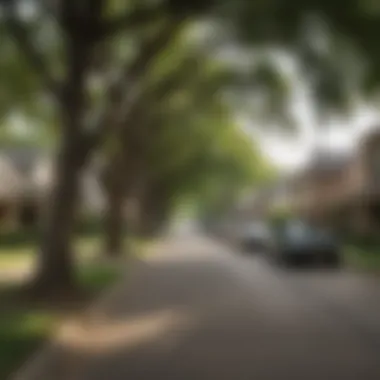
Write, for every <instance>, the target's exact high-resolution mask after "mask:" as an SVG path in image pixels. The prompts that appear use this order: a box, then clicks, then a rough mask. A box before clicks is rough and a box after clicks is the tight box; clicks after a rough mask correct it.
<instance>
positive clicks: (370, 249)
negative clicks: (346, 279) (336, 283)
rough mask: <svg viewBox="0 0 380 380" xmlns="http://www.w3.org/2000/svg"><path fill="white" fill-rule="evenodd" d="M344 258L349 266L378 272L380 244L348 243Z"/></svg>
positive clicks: (379, 269) (379, 266)
mask: <svg viewBox="0 0 380 380" xmlns="http://www.w3.org/2000/svg"><path fill="white" fill-rule="evenodd" d="M345 259H346V262H347V264H348V266H350V267H353V268H356V269H359V270H365V271H371V272H380V245H358V244H350V245H348V246H347V247H346V249H345Z"/></svg>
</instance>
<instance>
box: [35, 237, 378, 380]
mask: <svg viewBox="0 0 380 380" xmlns="http://www.w3.org/2000/svg"><path fill="white" fill-rule="evenodd" d="M131 272H132V273H130V274H129V276H127V279H126V280H125V282H124V283H123V284H121V285H120V286H119V287H118V288H117V289H115V290H114V292H113V294H111V295H110V297H108V298H107V299H106V300H105V301H104V303H103V304H102V305H99V306H98V308H97V309H95V310H93V311H92V312H91V314H90V316H88V318H87V319H86V321H85V322H83V325H74V326H71V328H67V330H66V331H65V332H64V333H61V335H60V337H59V344H58V345H57V347H56V349H55V351H52V352H51V355H50V358H48V359H47V361H48V362H47V363H46V365H45V367H46V368H45V371H46V372H45V373H44V374H41V373H39V374H38V377H37V375H36V379H37V378H38V379H47V380H48V379H52V380H53V379H54V380H126V379H129V380H153V379H154V380H158V379H165V380H172V379H173V380H206V379H207V380H213V379H215V380H232V379H236V380H287V379H292V380H340V379H342V380H351V379H352V380H353V379H355V380H358V379H360V380H372V379H373V380H379V379H380V282H378V281H377V280H376V279H375V278H370V277H366V276H363V275H358V274H354V273H349V272H346V271H341V272H327V271H326V272H323V271H321V270H319V271H309V272H295V271H284V270H281V269H279V268H275V267H273V266H271V265H270V264H269V263H267V262H266V261H265V260H264V259H263V258H262V257H259V256H257V257H250V256H247V255H242V254H239V253H237V252H233V251H231V249H230V248H228V247H226V246H223V245H221V244H217V243H216V242H213V241H211V240H209V239H206V238H204V237H197V238H195V237H186V236H181V237H180V238H178V237H177V238H174V237H172V238H171V239H170V240H168V241H166V242H164V243H162V245H161V247H160V249H159V252H158V254H156V255H154V256H152V257H151V258H150V259H149V260H146V261H144V262H142V263H140V264H137V266H136V267H135V268H134V269H133V270H132V271H131ZM49 371H50V372H49Z"/></svg>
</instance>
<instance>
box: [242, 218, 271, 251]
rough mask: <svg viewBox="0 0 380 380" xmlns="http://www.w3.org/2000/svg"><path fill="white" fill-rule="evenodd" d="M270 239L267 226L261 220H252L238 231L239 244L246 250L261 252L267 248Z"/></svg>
mask: <svg viewBox="0 0 380 380" xmlns="http://www.w3.org/2000/svg"><path fill="white" fill-rule="evenodd" d="M270 239H271V234H270V230H269V228H268V226H266V225H265V224H264V223H261V222H252V223H249V224H247V225H245V226H244V227H243V228H242V230H241V231H240V236H239V244H240V247H241V248H242V249H243V250H244V251H246V252H262V251H265V250H266V249H267V248H268V246H269V244H270Z"/></svg>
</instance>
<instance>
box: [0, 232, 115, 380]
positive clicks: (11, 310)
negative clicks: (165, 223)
mask: <svg viewBox="0 0 380 380" xmlns="http://www.w3.org/2000/svg"><path fill="white" fill-rule="evenodd" d="M77 250H78V252H79V257H80V258H81V259H82V260H81V261H82V262H81V264H80V265H78V268H77V276H78V283H79V284H80V286H81V288H83V289H84V293H85V294H89V295H90V299H91V296H96V294H98V293H99V292H100V291H101V290H103V289H105V288H106V287H107V286H110V285H111V284H112V283H113V282H114V281H116V280H117V278H118V275H119V273H120V270H119V269H118V268H117V267H116V266H115V265H105V263H100V262H99V263H97V262H96V261H95V260H88V261H86V260H85V259H86V258H91V255H94V254H97V253H99V238H98V237H97V236H92V237H85V238H80V239H78V241H77ZM34 253H35V247H34V246H32V245H31V244H29V245H22V244H17V245H15V246H6V247H4V248H0V276H3V278H4V273H5V274H6V273H12V272H15V273H17V271H20V270H22V271H25V270H28V269H29V270H30V268H31V266H32V264H33V257H34ZM5 278H6V281H0V308H1V310H0V379H4V380H5V379H7V377H8V376H9V375H10V374H11V373H12V372H14V371H15V370H16V369H18V368H19V367H20V366H21V365H22V364H23V363H24V362H25V361H26V360H27V359H28V358H29V357H30V355H31V354H32V353H33V352H34V351H36V350H37V349H38V348H39V347H40V346H41V345H42V344H43V343H44V342H45V341H46V339H47V338H48V337H49V336H50V335H51V333H52V332H53V331H54V328H55V327H56V326H57V325H58V324H59V322H60V321H62V319H63V318H65V316H66V317H67V312H68V310H67V308H66V306H65V307H64V310H63V309H62V310H60V307H59V304H58V305H54V307H51V306H52V305H48V304H46V305H41V304H38V305H37V304H35V303H33V302H31V301H30V302H29V301H21V299H19V296H18V295H17V289H18V285H19V284H18V283H17V282H15V283H13V282H12V276H10V277H9V279H8V277H5ZM88 302H89V299H88V298H87V297H86V299H84V300H81V301H80V302H79V304H77V305H76V308H79V309H80V308H81V307H83V306H85V305H86V303H88Z"/></svg>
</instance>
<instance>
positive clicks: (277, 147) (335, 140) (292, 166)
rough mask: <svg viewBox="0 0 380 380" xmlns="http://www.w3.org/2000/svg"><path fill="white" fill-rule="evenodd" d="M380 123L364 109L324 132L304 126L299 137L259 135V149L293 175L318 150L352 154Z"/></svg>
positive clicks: (372, 112)
mask: <svg viewBox="0 0 380 380" xmlns="http://www.w3.org/2000/svg"><path fill="white" fill-rule="evenodd" d="M379 120H380V118H379V114H378V113H377V112H376V111H374V110H370V109H365V108H362V109H361V110H360V111H359V112H357V113H356V115H355V116H353V117H352V118H351V119H350V120H347V121H346V122H345V121H336V122H333V123H331V124H330V125H328V126H326V127H325V128H320V129H317V128H315V127H313V124H311V123H305V124H304V129H303V131H301V132H300V133H299V134H296V135H290V136H289V135H285V134H282V135H280V134H278V133H277V134H275V133H268V132H265V131H263V132H259V133H257V136H258V139H259V142H260V146H261V148H262V151H263V153H264V155H266V156H267V157H268V158H269V159H270V160H271V161H272V162H273V163H274V164H275V165H276V166H277V167H278V168H279V169H282V170H284V171H293V170H296V169H297V168H299V167H300V166H302V164H304V163H305V162H306V161H307V159H308V158H309V157H310V154H311V152H312V150H313V148H315V147H316V146H322V147H326V148H331V149H334V150H338V151H350V150H352V149H353V148H355V146H356V145H357V143H358V140H359V139H360V137H361V136H362V135H363V134H365V133H366V132H367V131H368V130H370V129H372V128H373V127H374V126H375V125H376V123H378V122H379Z"/></svg>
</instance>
